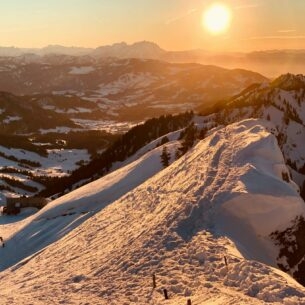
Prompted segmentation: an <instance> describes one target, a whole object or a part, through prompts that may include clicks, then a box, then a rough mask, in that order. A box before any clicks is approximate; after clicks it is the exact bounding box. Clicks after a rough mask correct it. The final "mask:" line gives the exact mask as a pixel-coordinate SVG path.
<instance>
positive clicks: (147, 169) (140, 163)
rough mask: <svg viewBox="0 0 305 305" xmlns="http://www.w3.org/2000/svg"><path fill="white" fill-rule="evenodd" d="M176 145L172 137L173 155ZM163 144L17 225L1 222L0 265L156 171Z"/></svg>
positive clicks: (51, 239) (55, 235) (58, 233)
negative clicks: (2, 245)
mask: <svg viewBox="0 0 305 305" xmlns="http://www.w3.org/2000/svg"><path fill="white" fill-rule="evenodd" d="M178 145H179V142H177V141H173V142H171V143H168V144H167V145H166V147H167V148H168V151H169V153H171V154H172V155H174V154H173V152H174V151H175V150H176V149H177V147H178ZM162 148H163V147H162V146H159V147H157V148H155V147H154V149H153V150H151V151H146V152H145V153H144V152H143V154H142V155H141V157H139V158H137V159H136V160H133V159H134V158H133V157H132V158H130V159H128V160H126V164H128V165H126V166H122V167H121V168H120V169H118V170H116V171H115V172H113V173H111V174H109V175H107V176H104V177H103V178H101V179H99V180H97V181H94V182H92V183H90V184H89V185H86V186H84V187H81V188H79V189H77V190H75V191H73V192H71V193H69V194H67V195H65V196H62V197H60V198H58V199H57V200H54V201H53V202H51V203H49V204H48V205H47V206H46V207H45V208H44V209H42V210H41V211H40V212H39V213H37V214H35V215H34V216H32V217H31V218H29V219H26V220H25V221H24V222H23V223H20V224H18V227H16V226H12V225H8V226H2V227H1V231H2V233H1V234H2V236H3V237H4V238H5V239H6V240H7V241H8V242H7V245H6V248H5V249H4V251H2V252H3V253H2V259H1V261H0V269H1V270H3V269H5V268H7V267H8V266H11V265H12V264H15V263H16V262H18V261H19V260H20V259H23V258H25V257H26V256H28V255H32V254H33V253H35V252H36V251H40V250H41V249H43V248H44V247H46V246H47V245H49V244H50V243H53V242H54V241H56V240H58V239H59V238H61V237H62V236H64V235H65V234H67V233H68V232H70V231H71V230H73V229H74V228H75V227H77V226H78V225H80V224H81V223H82V222H83V221H85V220H86V219H88V218H89V217H91V216H92V215H94V214H95V213H96V212H98V211H100V210H101V209H103V208H104V207H105V206H107V205H108V204H110V203H112V202H113V201H115V200H117V199H118V198H120V197H121V196H123V195H124V194H126V193H127V192H129V191H131V190H132V189H133V188H135V187H137V186H138V185H140V184H142V183H143V182H145V181H146V180H147V179H149V178H150V177H152V176H153V175H154V174H156V173H157V172H159V171H160V170H161V169H162V168H163V167H162V164H161V162H160V161H161V160H160V155H161V153H162ZM139 153H140V152H139ZM0 217H1V218H2V217H3V218H5V217H6V216H0ZM16 228H17V229H16Z"/></svg>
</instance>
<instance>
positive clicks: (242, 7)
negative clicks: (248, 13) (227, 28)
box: [234, 3, 263, 10]
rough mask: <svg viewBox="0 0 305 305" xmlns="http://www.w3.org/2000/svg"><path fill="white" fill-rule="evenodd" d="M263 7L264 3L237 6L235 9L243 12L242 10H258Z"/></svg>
mask: <svg viewBox="0 0 305 305" xmlns="http://www.w3.org/2000/svg"><path fill="white" fill-rule="evenodd" d="M262 5H263V4H262V3H252V4H242V5H238V6H235V7H234V9H235V10H242V9H247V8H257V7H260V6H262Z"/></svg>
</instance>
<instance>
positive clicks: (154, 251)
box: [0, 119, 305, 305]
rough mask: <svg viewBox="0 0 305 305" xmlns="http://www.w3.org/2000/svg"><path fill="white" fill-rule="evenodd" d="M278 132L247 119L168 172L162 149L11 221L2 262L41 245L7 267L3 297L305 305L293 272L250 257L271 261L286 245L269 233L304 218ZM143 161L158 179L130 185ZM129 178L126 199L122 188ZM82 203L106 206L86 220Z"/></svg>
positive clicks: (213, 134)
mask: <svg viewBox="0 0 305 305" xmlns="http://www.w3.org/2000/svg"><path fill="white" fill-rule="evenodd" d="M271 129H275V126H274V125H273V124H272V123H271V122H268V121H263V120H254V119H251V120H245V121H241V122H238V123H234V124H232V125H228V126H226V127H223V128H218V130H212V131H210V132H209V134H210V135H208V136H207V137H206V138H205V139H204V140H202V141H200V142H198V144H197V145H196V146H195V147H194V148H193V149H191V150H190V151H189V152H188V153H186V154H185V155H184V156H183V157H181V158H180V159H179V160H177V161H175V162H174V163H173V164H172V165H170V166H169V167H168V168H166V169H164V170H161V169H162V167H161V166H158V167H156V164H160V163H159V162H158V161H159V158H160V153H161V150H162V146H159V147H158V148H156V149H152V150H151V151H150V152H148V153H147V154H144V155H143V157H142V158H140V159H138V160H137V161H135V162H133V163H130V164H128V165H126V167H123V168H121V169H118V171H117V172H116V171H115V172H113V173H111V174H109V175H107V176H105V177H103V178H101V179H100V180H98V181H96V182H93V183H92V184H88V185H87V186H84V187H82V188H80V189H78V190H76V191H74V192H72V193H70V194H68V195H66V196H64V197H62V198H59V199H58V200H56V201H55V202H53V203H51V204H50V205H48V206H47V207H46V208H44V209H43V210H41V211H40V212H39V213H38V214H37V215H34V216H32V218H29V219H27V220H25V221H24V223H23V225H20V224H18V226H12V225H9V226H6V227H5V226H4V227H3V232H5V233H6V236H5V237H6V239H7V243H6V247H5V248H3V249H2V250H1V252H2V256H3V257H4V258H5V257H6V258H7V259H9V258H8V257H11V256H12V255H13V253H14V252H13V250H14V249H17V248H16V247H18V249H19V251H20V250H21V249H28V251H27V252H26V251H25V252H26V253H24V257H26V256H28V255H31V254H35V252H36V251H39V250H42V251H41V252H37V253H36V254H35V255H33V256H32V257H29V258H27V259H25V260H23V261H22V262H21V263H19V264H17V265H15V266H14V267H12V268H10V269H8V270H6V271H3V272H2V273H1V274H0V278H1V282H0V297H1V299H2V300H5V301H6V302H10V304H18V305H22V304H29V303H33V304H35V305H36V304H51V303H69V304H86V303H88V302H89V303H90V304H133V303H134V304H164V300H163V299H164V297H163V289H167V290H168V292H169V296H170V300H169V301H168V302H167V304H172V305H177V304H181V303H182V304H186V301H187V299H191V300H192V301H193V302H194V304H202V305H203V304H236V302H237V303H238V304H267V303H268V304H270V303H272V304H287V305H288V304H305V289H304V288H302V287H301V286H300V285H298V284H297V283H296V282H295V281H294V280H292V279H291V278H290V277H289V276H288V275H285V274H283V273H282V272H280V271H278V270H275V269H273V268H271V267H268V266H266V265H264V264H262V263H258V262H256V261H251V259H254V260H259V261H261V262H264V263H267V264H270V265H272V266H276V264H277V256H278V254H279V252H280V247H279V246H278V245H277V243H276V242H275V240H274V239H273V238H272V233H274V232H276V231H284V230H285V229H287V228H289V227H290V226H291V225H293V223H294V220H295V219H296V218H297V217H299V216H305V207H304V202H303V201H302V199H301V198H300V197H299V193H298V190H297V187H296V185H295V184H294V183H293V182H292V181H291V180H290V179H289V180H287V181H285V180H283V177H286V175H287V173H288V168H287V166H286V165H285V161H284V158H283V155H282V152H281V150H280V148H279V146H278V144H277V140H276V138H275V137H274V135H272V134H271V133H270V132H269V131H268V130H271ZM172 139H173V142H170V143H167V144H164V145H166V146H168V147H169V150H170V151H171V152H173V151H174V150H175V149H176V147H177V145H178V142H177V141H176V140H175V139H176V138H175V137H174V136H173V137H172ZM175 141H176V142H175ZM144 153H145V152H144ZM149 156H155V157H153V158H152V159H149V158H150V157H149ZM145 160H147V162H148V163H146V165H144V164H145V162H146V161H145ZM149 160H150V161H149ZM172 161H173V160H172ZM142 166H144V168H146V170H149V172H150V174H149V176H150V177H151V176H152V177H151V178H149V176H147V177H146V178H149V179H148V180H146V181H137V182H136V183H135V184H132V183H130V184H129V183H128V181H129V179H128V178H127V177H128V173H132V170H133V169H135V168H137V167H138V168H139V170H141V171H142V170H143V167H142ZM120 173H121V174H120ZM124 173H125V174H124ZM111 177H112V178H111ZM146 178H145V179H146ZM113 179H114V180H113ZM123 185H125V186H126V187H127V189H126V192H125V194H124V193H121V194H116V192H117V191H119V190H121V189H122V186H123ZM109 188H112V192H111V193H112V194H116V195H117V198H112V200H116V199H117V200H116V201H114V202H111V199H110V200H109V202H107V203H106V205H107V206H106V207H105V203H103V200H101V198H102V197H101V195H102V194H103V192H107V189H108V190H109ZM107 197H109V196H107ZM77 198H83V199H82V200H80V201H77V200H76V199H77ZM86 206H87V208H89V207H90V209H89V210H91V211H93V210H95V212H96V211H98V210H99V211H100V212H98V213H96V214H95V215H94V216H92V217H90V218H89V217H88V216H87V215H86V214H82V213H84V212H88V209H87V210H86ZM91 215H92V214H91ZM271 215H272V217H271ZM82 217H84V218H83V219H82ZM262 217H264V218H262ZM84 220H86V221H85V222H83V221H84ZM266 220H267V221H266ZM81 223H82V224H81ZM55 224H57V226H56V225H55ZM54 225H55V226H54ZM52 228H53V231H52ZM72 229H74V230H72ZM69 231H70V233H68V232H69ZM41 232H42V233H41ZM56 232H57V236H56ZM54 233H55V234H54ZM66 233H68V234H66ZM54 236H56V238H54ZM60 237H63V238H62V239H60V240H58V239H59V238H60ZM56 240H58V241H57V242H54V241H56ZM27 243H29V244H27ZM35 243H36V248H35V247H33V248H31V246H32V245H33V244H34V245H35ZM39 243H40V244H41V243H43V244H44V245H45V246H47V245H49V246H47V247H45V248H44V249H38V248H37V245H39ZM30 249H32V253H31V250H30ZM15 253H16V252H15ZM19 253H22V251H21V252H19ZM21 256H22V255H21ZM224 258H226V260H225V259H224ZM15 259H16V258H15ZM20 259H21V257H19V258H17V260H20ZM249 259H250V260H249ZM226 262H227V266H226ZM283 263H284V262H283ZM8 265H11V264H8ZM54 274H56V276H54ZM153 274H155V275H156V279H157V288H156V289H155V290H153V289H152V275H153ZM45 283H48V285H45ZM33 287H36V288H37V289H33ZM39 287H43V290H41V289H39ZM63 287H64V294H63V293H62V290H63Z"/></svg>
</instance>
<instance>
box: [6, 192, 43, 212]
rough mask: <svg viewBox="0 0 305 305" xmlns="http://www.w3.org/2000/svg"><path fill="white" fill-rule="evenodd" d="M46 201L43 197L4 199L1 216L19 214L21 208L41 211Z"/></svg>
mask: <svg viewBox="0 0 305 305" xmlns="http://www.w3.org/2000/svg"><path fill="white" fill-rule="evenodd" d="M47 203H48V200H47V199H46V198H44V197H25V196H24V197H6V206H4V207H3V214H8V215H10V214H14V215H17V214H19V213H20V210H21V209H22V208H29V207H31V208H37V209H42V208H43V207H44V206H45V205H46V204H47Z"/></svg>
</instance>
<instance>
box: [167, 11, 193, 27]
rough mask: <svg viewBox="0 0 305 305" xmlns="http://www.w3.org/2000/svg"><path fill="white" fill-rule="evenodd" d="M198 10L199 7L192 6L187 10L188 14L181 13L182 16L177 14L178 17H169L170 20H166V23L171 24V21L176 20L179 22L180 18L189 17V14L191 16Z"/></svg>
mask: <svg viewBox="0 0 305 305" xmlns="http://www.w3.org/2000/svg"><path fill="white" fill-rule="evenodd" d="M197 11H198V9H197V8H192V9H190V10H188V11H187V12H186V14H184V15H180V16H177V17H173V18H171V19H168V20H167V21H166V22H165V24H166V25H169V24H171V23H175V22H178V21H180V20H183V19H185V18H187V17H188V16H190V15H192V14H194V13H196V12H197Z"/></svg>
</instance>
